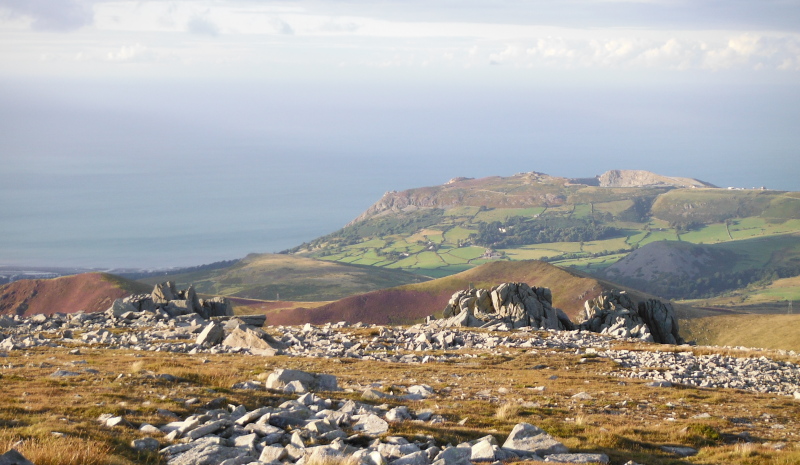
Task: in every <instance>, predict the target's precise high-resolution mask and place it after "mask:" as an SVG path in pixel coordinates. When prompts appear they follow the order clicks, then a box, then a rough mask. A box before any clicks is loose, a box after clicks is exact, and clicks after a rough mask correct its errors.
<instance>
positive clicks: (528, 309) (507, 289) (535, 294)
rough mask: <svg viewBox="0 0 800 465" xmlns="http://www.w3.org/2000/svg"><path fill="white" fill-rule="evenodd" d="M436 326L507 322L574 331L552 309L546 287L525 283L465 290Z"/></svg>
mask: <svg viewBox="0 0 800 465" xmlns="http://www.w3.org/2000/svg"><path fill="white" fill-rule="evenodd" d="M444 317H445V318H446V319H444V320H439V321H435V322H434V324H435V325H436V326H439V327H445V326H462V327H480V326H486V325H492V324H496V323H506V324H507V325H508V326H509V327H512V328H522V327H533V328H536V329H559V330H571V329H573V325H572V322H570V320H569V317H567V315H566V313H564V312H562V311H561V310H559V309H557V308H554V307H553V296H552V293H551V292H550V290H549V289H547V288H537V287H530V286H529V285H527V284H525V283H502V284H500V285H498V286H495V287H494V288H492V289H467V290H461V291H458V292H456V293H455V294H453V296H452V297H451V298H450V301H449V302H448V304H447V307H445V309H444Z"/></svg>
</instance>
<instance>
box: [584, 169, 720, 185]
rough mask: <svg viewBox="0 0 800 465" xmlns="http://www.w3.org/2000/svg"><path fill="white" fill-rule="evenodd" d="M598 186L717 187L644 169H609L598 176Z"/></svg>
mask: <svg viewBox="0 0 800 465" xmlns="http://www.w3.org/2000/svg"><path fill="white" fill-rule="evenodd" d="M598 181H599V183H600V187H717V186H715V185H713V184H709V183H707V182H704V181H700V180H697V179H692V178H680V177H672V176H662V175H660V174H656V173H652V172H650V171H644V170H610V171H606V172H605V173H603V174H601V175H600V176H598Z"/></svg>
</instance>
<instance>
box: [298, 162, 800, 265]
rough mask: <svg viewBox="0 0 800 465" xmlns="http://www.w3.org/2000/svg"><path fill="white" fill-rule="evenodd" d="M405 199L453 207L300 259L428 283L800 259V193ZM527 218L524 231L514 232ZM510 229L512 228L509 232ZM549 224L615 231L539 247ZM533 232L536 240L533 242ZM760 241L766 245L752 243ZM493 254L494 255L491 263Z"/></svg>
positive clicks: (394, 216) (493, 181)
mask: <svg viewBox="0 0 800 465" xmlns="http://www.w3.org/2000/svg"><path fill="white" fill-rule="evenodd" d="M398 195H399V194H398ZM402 195H403V199H404V200H403V201H404V202H408V201H409V200H408V199H410V198H413V197H414V196H419V198H420V199H422V200H424V202H426V204H427V205H431V204H434V205H453V206H452V207H447V208H432V207H421V208H418V209H416V210H413V211H411V210H408V211H407V212H403V213H398V212H384V213H383V214H381V215H377V216H375V217H374V218H367V219H365V220H364V221H362V222H360V223H358V224H356V225H354V226H348V227H347V228H344V229H342V230H341V231H338V232H335V233H332V234H331V235H328V236H325V237H323V238H320V239H318V240H317V241H315V242H312V243H311V244H310V245H309V246H307V247H306V248H305V249H302V250H301V249H299V248H298V250H295V251H294V252H298V253H304V254H308V255H310V256H312V257H317V258H322V259H325V260H331V261H340V262H345V263H354V264H360V265H373V266H380V267H388V268H392V269H404V270H407V271H413V272H414V273H421V274H425V273H428V274H429V275H430V276H433V275H437V276H441V275H442V273H446V272H452V271H454V270H458V271H460V270H463V269H465V268H467V267H471V266H476V265H478V264H480V263H484V262H487V261H491V260H500V259H502V260H530V259H544V260H547V261H551V262H553V263H557V264H559V265H561V266H570V267H574V268H576V269H580V270H587V271H596V270H598V269H601V268H604V267H607V266H609V265H610V264H612V263H614V262H616V261H617V260H619V259H620V258H622V257H624V256H625V254H626V253H627V252H629V251H632V250H634V249H636V248H639V247H643V246H646V245H647V244H650V243H653V242H658V241H681V242H684V243H691V244H707V245H714V246H724V247H727V248H729V249H730V250H732V251H734V252H736V253H737V254H738V256H740V257H741V259H740V260H738V261H737V262H736V263H733V264H732V265H731V270H740V269H746V268H748V267H761V266H765V265H767V264H768V263H769V264H774V263H775V262H776V261H778V262H780V261H784V262H786V261H787V260H789V259H791V258H792V257H798V259H800V251H798V252H797V253H795V251H794V249H793V245H792V244H791V243H792V241H794V242H795V243H796V242H797V240H796V236H787V237H790V238H789V239H785V238H782V237H783V236H786V235H787V234H788V233H794V232H800V193H792V192H789V193H784V192H776V191H767V190H728V189H711V188H697V189H682V188H678V189H674V188H669V187H658V188H604V187H592V186H585V185H579V184H570V183H566V182H564V180H563V179H560V178H552V177H548V176H546V175H539V174H536V173H532V174H531V173H527V174H526V173H523V174H520V175H516V176H512V177H507V178H503V177H497V176H495V177H491V178H485V179H482V180H470V181H469V182H465V183H463V184H462V183H460V182H459V181H455V182H454V183H451V184H448V185H447V186H433V187H425V188H419V189H411V190H409V191H404V193H402ZM520 219H521V220H522V221H523V222H524V223H525V225H526V226H525V228H520V229H514V228H516V227H517V226H515V225H519V224H520V223H519V222H518V221H519V220H520ZM509 220H511V222H509ZM550 220H553V221H550ZM514 221H517V223H514ZM570 221H571V222H573V223H569V222H570ZM493 222H499V223H500V226H498V229H497V230H498V231H500V234H501V236H502V235H508V236H509V237H513V238H514V241H507V242H503V240H502V239H501V240H498V239H497V234H496V233H492V232H491V231H489V232H488V233H487V230H486V228H487V226H488V225H489V224H491V223H493ZM503 224H508V225H509V228H511V229H508V231H506V228H504V226H503ZM548 224H550V225H551V226H550V228H551V230H552V228H553V227H552V225H553V224H565V226H563V228H564V229H565V230H566V229H567V228H570V227H573V228H575V227H576V226H574V225H576V224H578V225H591V227H594V228H597V225H601V226H602V227H606V228H612V229H611V230H610V232H609V233H608V234H605V235H594V236H586V237H587V239H585V240H583V241H576V240H574V239H572V238H574V237H576V235H571V236H567V235H566V234H564V235H563V236H562V238H568V239H567V240H572V242H544V241H543V240H542V239H537V237H545V238H558V236H557V235H554V234H552V233H551V232H547V234H549V235H545V236H542V235H541V234H543V233H542V232H537V231H543V229H542V228H546V227H547V225H548ZM570 224H571V225H572V226H570ZM531 225H533V226H534V229H533V233H529V231H531ZM491 227H492V228H493V227H495V225H492V226H491ZM481 228H484V229H483V230H482V229H481ZM535 228H540V229H538V230H537V229H535ZM514 231H519V236H518V237H523V234H532V235H530V236H524V237H525V238H524V240H525V241H527V242H522V241H521V240H518V239H516V237H517V236H513V235H514V234H517V233H516V232H514ZM482 234H484V235H483V236H482ZM536 234H539V236H536ZM487 237H490V238H493V239H491V240H492V241H494V242H487V240H484V241H483V242H481V240H482V239H481V238H484V239H485V238H487ZM578 237H580V236H578ZM754 238H757V239H758V240H763V242H752V239H754ZM492 244H497V245H495V246H493V245H492ZM500 244H503V245H502V246H501V245H500ZM506 244H508V245H506ZM487 251H488V253H489V255H485V254H486V253H487ZM484 256H491V257H492V258H482V257H484Z"/></svg>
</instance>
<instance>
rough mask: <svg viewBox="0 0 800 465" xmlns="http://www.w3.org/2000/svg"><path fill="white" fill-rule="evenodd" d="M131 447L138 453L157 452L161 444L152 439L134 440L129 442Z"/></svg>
mask: <svg viewBox="0 0 800 465" xmlns="http://www.w3.org/2000/svg"><path fill="white" fill-rule="evenodd" d="M131 447H132V448H133V449H134V450H139V451H157V450H158V449H159V448H160V447H161V443H160V442H158V439H154V438H142V439H134V440H133V441H132V442H131Z"/></svg>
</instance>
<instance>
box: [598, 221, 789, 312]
mask: <svg viewBox="0 0 800 465" xmlns="http://www.w3.org/2000/svg"><path fill="white" fill-rule="evenodd" d="M798 274H800V234H786V235H776V236H773V237H770V238H757V239H747V240H739V241H729V242H724V243H718V244H711V245H697V244H691V243H688V242H674V241H659V242H653V243H650V244H647V245H645V246H643V247H641V248H639V249H637V250H634V251H633V252H631V253H630V254H628V255H627V256H625V257H624V258H622V259H621V260H619V261H618V262H616V263H614V264H613V265H611V266H609V267H607V268H606V269H605V270H603V271H602V272H601V275H602V276H605V277H607V278H608V279H610V280H613V281H615V282H619V283H622V284H626V285H628V286H632V287H635V288H637V289H642V290H645V291H647V292H650V293H652V294H656V295H660V296H663V297H667V298H676V299H679V298H683V299H687V298H701V297H711V296H714V295H720V294H722V293H726V292H729V291H733V290H735V289H740V288H746V287H748V286H751V287H752V286H755V287H758V286H763V285H767V284H769V283H770V282H772V281H774V280H776V279H779V278H788V277H792V276H797V275H798ZM741 293H743V294H746V293H744V292H743V291H742V292H741ZM766 301H767V300H766V299H762V300H761V302H766Z"/></svg>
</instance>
